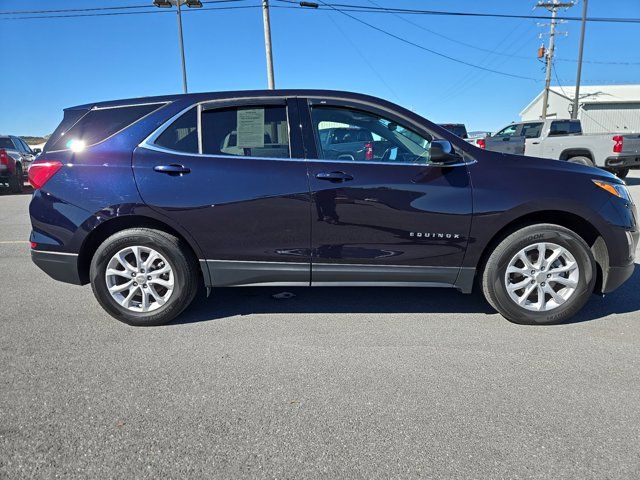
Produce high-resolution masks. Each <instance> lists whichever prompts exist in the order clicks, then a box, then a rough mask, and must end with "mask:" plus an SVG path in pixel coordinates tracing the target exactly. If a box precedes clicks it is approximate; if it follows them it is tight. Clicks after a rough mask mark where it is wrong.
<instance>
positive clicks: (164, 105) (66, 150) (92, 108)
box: [47, 101, 171, 153]
mask: <svg viewBox="0 0 640 480" xmlns="http://www.w3.org/2000/svg"><path fill="white" fill-rule="evenodd" d="M170 103H171V102H169V101H167V102H149V103H133V104H130V105H116V106H112V107H91V108H90V109H89V110H87V112H86V113H85V114H84V115H82V116H81V117H80V118H79V119H78V120H76V122H75V123H74V124H73V125H72V126H71V127H69V129H68V130H67V131H66V132H64V133H63V134H62V135H60V138H62V137H63V136H64V135H66V134H67V132H68V131H69V130H71V129H72V128H73V127H75V126H76V125H77V124H78V122H79V121H80V120H82V119H83V118H84V117H86V116H87V115H88V114H89V112H93V111H97V110H108V109H114V108H127V107H140V106H144V105H161V106H160V107H158V108H156V109H155V110H151V111H150V112H149V113H147V114H146V115H144V116H142V117H140V118H139V119H137V120H136V121H135V122H131V123H130V124H129V125H127V126H126V127H124V128H121V129H120V130H118V131H117V132H113V133H112V134H111V135H109V136H108V137H105V138H103V139H102V140H100V141H99V142H96V143H92V144H91V145H86V146H85V148H90V147H95V146H96V145H100V144H101V143H103V142H106V141H107V140H109V139H110V138H113V137H115V136H116V135H118V134H120V133H122V132H124V131H125V130H126V129H127V128H129V127H131V126H133V125H135V124H136V123H138V122H140V121H142V120H144V119H145V118H147V117H148V116H149V115H151V114H153V113H155V112H157V111H158V110H160V109H161V108H164V107H166V106H167V105H169V104H170ZM60 138H59V139H58V140H60ZM58 140H56V142H58ZM69 150H71V149H70V148H62V149H59V150H47V153H58V152H68V151H69Z"/></svg>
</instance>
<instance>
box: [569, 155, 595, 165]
mask: <svg viewBox="0 0 640 480" xmlns="http://www.w3.org/2000/svg"><path fill="white" fill-rule="evenodd" d="M568 161H569V162H571V163H578V164H580V165H586V166H587V167H593V166H594V164H593V162H592V161H591V159H590V158H589V157H583V156H578V157H571V158H570V159H569V160H568Z"/></svg>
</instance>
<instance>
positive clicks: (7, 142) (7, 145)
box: [0, 137, 16, 150]
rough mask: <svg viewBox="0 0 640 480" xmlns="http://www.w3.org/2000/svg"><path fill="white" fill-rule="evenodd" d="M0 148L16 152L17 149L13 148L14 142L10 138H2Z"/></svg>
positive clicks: (0, 138)
mask: <svg viewBox="0 0 640 480" xmlns="http://www.w3.org/2000/svg"><path fill="white" fill-rule="evenodd" d="M0 148H4V149H6V150H14V149H15V148H16V147H14V146H13V142H12V141H11V139H10V138H9V137H0Z"/></svg>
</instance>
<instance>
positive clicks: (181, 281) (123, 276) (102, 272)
mask: <svg viewBox="0 0 640 480" xmlns="http://www.w3.org/2000/svg"><path fill="white" fill-rule="evenodd" d="M136 252H137V253H136ZM116 254H118V255H121V256H122V257H123V258H124V262H123V261H120V260H118V259H117V258H116V257H115V256H116ZM145 254H146V257H145ZM151 257H153V259H152V258H151ZM146 262H151V263H150V264H149V265H148V268H147V270H144V269H143V268H142V267H145V266H147V265H145V263H146ZM125 264H127V265H128V267H125ZM129 267H132V268H129ZM107 268H109V272H113V271H114V270H117V271H118V272H117V273H116V274H110V275H109V276H107ZM165 271H166V272H165ZM162 272H165V273H162ZM129 274H131V276H132V278H130V279H129V278H128V277H129ZM134 274H136V276H135V277H134ZM89 275H90V279H91V288H92V289H93V293H94V295H95V297H96V299H97V300H98V302H99V303H100V305H101V306H102V307H103V308H104V309H105V310H106V311H107V312H108V313H109V314H110V315H111V316H113V317H114V318H116V319H118V320H120V321H121V322H124V323H127V324H129V325H134V326H154V325H165V324H167V323H169V322H170V321H172V320H173V319H174V318H175V317H177V316H178V315H179V314H180V313H182V311H183V310H184V309H185V308H187V307H188V306H189V305H190V304H191V302H192V301H193V299H194V297H195V295H196V292H197V291H198V283H199V274H198V263H197V260H196V258H195V257H194V255H193V253H192V251H191V249H190V248H189V247H188V246H187V245H185V244H184V242H183V241H181V240H179V239H178V238H176V237H174V236H173V235H170V234H168V233H165V232H163V231H160V230H152V229H149V228H131V229H127V230H123V231H121V232H118V233H115V234H114V235H112V236H110V237H109V238H107V239H106V240H105V241H104V242H103V243H102V244H101V245H100V246H99V247H98V249H97V250H96V252H95V254H94V255H93V258H92V259H91V267H90V270H89ZM145 278H146V279H145ZM143 282H144V283H143ZM125 284H128V285H130V286H129V287H128V288H124V289H123V290H121V291H119V292H117V293H115V292H114V294H112V293H111V292H110V287H111V288H112V289H115V290H120V289H121V288H122V287H123V286H125V287H126V285H125ZM168 285H170V287H168ZM143 287H144V289H143ZM125 297H126V298H125ZM127 298H129V301H128V302H127ZM145 299H146V302H147V307H146V309H145V305H144V304H143V301H145Z"/></svg>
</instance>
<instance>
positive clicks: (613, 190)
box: [593, 179, 633, 203]
mask: <svg viewBox="0 0 640 480" xmlns="http://www.w3.org/2000/svg"><path fill="white" fill-rule="evenodd" d="M593 183H595V184H596V185H597V186H598V187H600V188H601V189H603V190H606V191H607V192H609V193H610V194H611V195H615V196H616V197H618V198H622V199H623V200H626V201H627V202H629V203H633V201H632V200H631V194H630V193H629V189H628V188H627V186H626V185H624V184H622V183H613V182H606V181H604V180H595V179H594V180H593Z"/></svg>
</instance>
